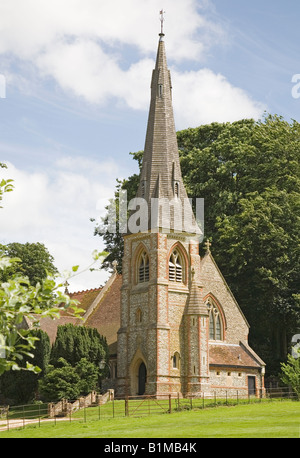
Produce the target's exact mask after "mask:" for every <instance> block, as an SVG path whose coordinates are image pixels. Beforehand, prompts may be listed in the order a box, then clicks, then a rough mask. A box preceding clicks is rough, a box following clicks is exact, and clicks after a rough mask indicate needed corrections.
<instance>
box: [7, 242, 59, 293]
mask: <svg viewBox="0 0 300 458" xmlns="http://www.w3.org/2000/svg"><path fill="white" fill-rule="evenodd" d="M0 256H7V257H9V258H19V259H20V262H18V263H15V264H14V265H13V266H12V267H11V269H7V270H6V271H5V272H2V273H0V280H2V281H6V280H7V278H9V277H10V276H11V274H12V273H18V274H20V275H23V276H26V277H28V279H29V281H30V283H31V284H32V285H36V284H37V283H41V282H42V280H43V279H45V278H46V277H47V274H51V275H53V274H56V273H58V271H57V269H56V267H55V265H54V258H53V256H52V255H51V254H50V253H49V251H48V249H47V248H46V247H45V245H44V244H42V243H25V244H22V243H9V244H8V245H0ZM5 276H6V278H5Z"/></svg>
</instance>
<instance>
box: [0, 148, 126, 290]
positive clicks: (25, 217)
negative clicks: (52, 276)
mask: <svg viewBox="0 0 300 458" xmlns="http://www.w3.org/2000/svg"><path fill="white" fill-rule="evenodd" d="M7 165H8V169H7V170H3V169H1V177H6V178H8V177H9V178H13V179H14V185H15V189H14V191H13V192H12V193H9V194H6V195H5V196H4V199H5V200H3V207H4V208H3V209H0V218H1V222H0V226H1V233H0V243H10V242H14V241H16V242H20V243H26V242H32V243H34V242H41V243H44V244H45V245H46V247H47V248H48V249H49V251H50V253H51V254H52V255H53V256H54V258H55V265H56V266H57V267H58V269H59V270H60V271H61V272H62V271H63V270H65V269H67V270H68V269H70V268H71V267H72V266H73V265H78V264H79V265H80V268H81V269H83V268H86V267H87V266H88V265H89V264H90V263H91V262H92V252H93V251H94V249H98V250H102V249H103V242H102V240H101V239H100V238H99V237H95V236H94V235H93V229H94V224H93V223H91V222H90V218H91V217H96V218H99V217H100V216H101V214H102V216H103V215H104V213H105V209H104V207H105V205H106V204H107V202H108V200H109V199H110V198H111V197H112V196H113V193H114V186H115V177H116V176H117V174H118V172H119V170H118V167H117V165H116V164H114V163H113V162H112V161H110V162H108V161H107V162H103V163H101V162H96V161H91V160H86V159H85V158H82V157H79V158H75V159H74V158H68V157H64V158H62V159H61V160H59V161H57V162H56V163H55V164H54V168H53V170H48V171H47V172H28V171H21V170H19V169H17V168H16V167H14V166H13V165H12V164H7ZM103 170H105V173H103ZM106 279H107V273H106V272H103V271H102V272H96V273H93V274H92V273H90V272H88V273H86V274H83V275H81V276H78V277H75V278H74V280H72V281H71V282H70V284H71V286H70V290H73V291H74V290H80V289H88V288H90V287H97V286H99V285H100V284H103V283H104V282H105V280H106Z"/></svg>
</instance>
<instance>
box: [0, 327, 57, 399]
mask: <svg viewBox="0 0 300 458" xmlns="http://www.w3.org/2000/svg"><path fill="white" fill-rule="evenodd" d="M32 336H33V337H36V338H38V340H37V341H36V343H35V348H34V349H33V350H32V354H33V358H30V359H29V361H30V362H31V363H32V364H33V365H34V366H38V367H39V368H40V369H41V372H39V373H38V374H36V373H34V372H31V371H24V370H19V371H9V372H5V373H4V374H3V375H2V376H1V377H0V392H1V394H2V395H3V396H4V397H5V398H6V399H8V400H10V401H11V402H12V403H14V404H25V403H27V402H30V401H32V400H33V399H34V398H35V395H36V393H37V391H38V381H39V380H40V379H41V378H42V377H43V376H44V375H45V374H46V370H47V368H48V365H49V361H50V351H51V345H50V339H49V336H48V334H46V333H45V332H44V331H42V330H41V329H35V330H33V331H32ZM23 366H24V367H25V361H23V362H22V363H20V367H23Z"/></svg>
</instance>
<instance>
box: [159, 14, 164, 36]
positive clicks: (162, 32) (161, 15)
mask: <svg viewBox="0 0 300 458" xmlns="http://www.w3.org/2000/svg"><path fill="white" fill-rule="evenodd" d="M159 14H160V23H161V26H160V35H161V36H163V35H164V22H165V17H164V14H165V11H164V10H163V9H162V10H160V12H159Z"/></svg>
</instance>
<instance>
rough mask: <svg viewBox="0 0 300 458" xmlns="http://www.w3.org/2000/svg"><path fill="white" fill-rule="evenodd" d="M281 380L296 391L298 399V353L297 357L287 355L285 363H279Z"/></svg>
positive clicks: (299, 388)
mask: <svg viewBox="0 0 300 458" xmlns="http://www.w3.org/2000/svg"><path fill="white" fill-rule="evenodd" d="M281 371H282V373H281V380H282V381H283V383H285V384H286V385H289V386H291V388H292V389H293V390H294V392H295V393H296V395H297V397H298V400H299V401H300V353H299V358H293V356H292V355H288V358H287V363H286V364H285V363H282V364H281Z"/></svg>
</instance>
